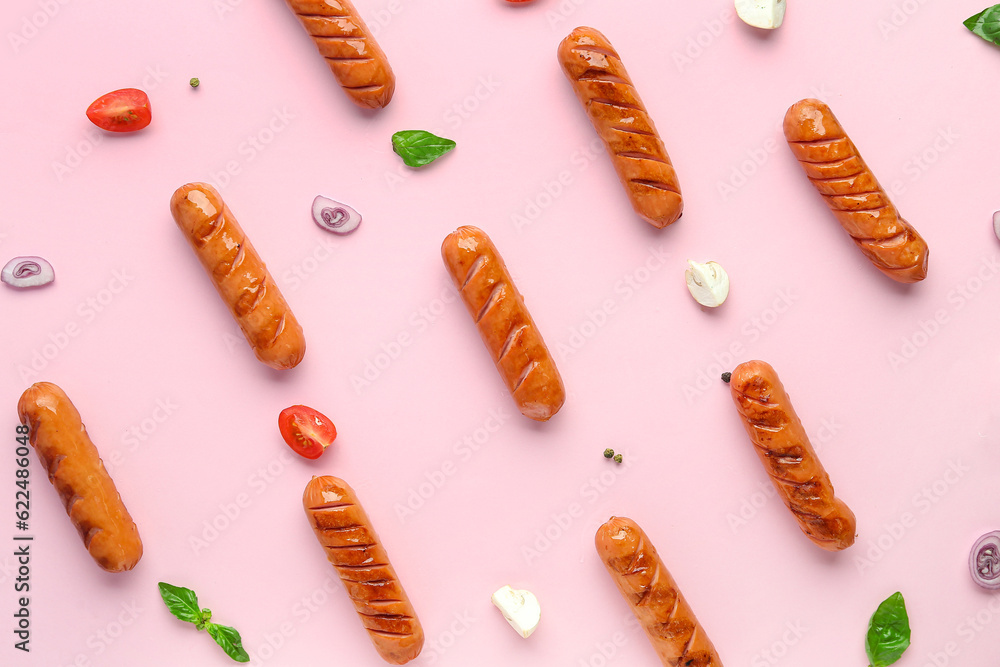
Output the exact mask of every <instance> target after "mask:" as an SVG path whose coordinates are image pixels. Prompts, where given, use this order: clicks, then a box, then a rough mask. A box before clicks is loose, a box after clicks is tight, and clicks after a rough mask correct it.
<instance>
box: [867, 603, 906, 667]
mask: <svg viewBox="0 0 1000 667" xmlns="http://www.w3.org/2000/svg"><path fill="white" fill-rule="evenodd" d="M909 646H910V618H909V616H907V614H906V602H905V601H904V600H903V594H902V593H898V592H897V593H893V594H892V595H890V596H889V597H888V598H886V599H885V600H884V601H883V602H882V604H880V605H879V606H878V609H876V610H875V613H874V614H872V618H871V621H869V622H868V635H867V636H866V637H865V652H866V653H868V660H869V662H870V663H871V665H870V667H887V665H891V664H892V663H894V662H896V661H897V660H899V658H900V656H902V655H903V651H905V650H906V649H907V648H908V647H909Z"/></svg>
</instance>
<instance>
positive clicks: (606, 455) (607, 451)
mask: <svg viewBox="0 0 1000 667" xmlns="http://www.w3.org/2000/svg"><path fill="white" fill-rule="evenodd" d="M614 455H615V450H613V449H610V448H609V449H605V450H604V458H606V459H610V458H611V457H612V456H614Z"/></svg>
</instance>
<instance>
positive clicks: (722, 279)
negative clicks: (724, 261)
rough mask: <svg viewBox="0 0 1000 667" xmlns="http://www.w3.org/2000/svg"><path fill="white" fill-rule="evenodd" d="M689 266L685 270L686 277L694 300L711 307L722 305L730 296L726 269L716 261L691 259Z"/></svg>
mask: <svg viewBox="0 0 1000 667" xmlns="http://www.w3.org/2000/svg"><path fill="white" fill-rule="evenodd" d="M688 267H689V268H688V269H687V270H686V271H685V272H684V279H685V280H686V281H687V286H688V290H689V291H690V292H691V296H693V297H694V300H695V301H697V302H698V303H700V304H701V305H703V306H708V307H709V308H716V307H718V306H721V305H722V304H723V302H724V301H725V300H726V297H728V296H729V275H728V274H727V273H726V270H725V269H723V268H722V267H721V266H720V265H719V264H718V263H716V262H708V263H707V264H699V263H698V262H693V261H691V260H690V259H689V260H688Z"/></svg>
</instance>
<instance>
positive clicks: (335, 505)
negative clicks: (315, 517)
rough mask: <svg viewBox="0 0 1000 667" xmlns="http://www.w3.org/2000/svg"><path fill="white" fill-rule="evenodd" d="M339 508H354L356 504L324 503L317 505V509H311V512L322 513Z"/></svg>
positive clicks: (337, 501)
mask: <svg viewBox="0 0 1000 667" xmlns="http://www.w3.org/2000/svg"><path fill="white" fill-rule="evenodd" d="M338 507H354V503H351V502H341V501H339V500H336V501H333V502H329V503H323V504H322V505H316V506H315V507H310V508H309V511H311V512H322V511H323V510H332V509H336V508H338Z"/></svg>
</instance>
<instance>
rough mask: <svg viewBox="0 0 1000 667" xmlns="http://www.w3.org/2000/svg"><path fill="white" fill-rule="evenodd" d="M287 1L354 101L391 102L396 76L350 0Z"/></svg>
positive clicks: (367, 105)
mask: <svg viewBox="0 0 1000 667" xmlns="http://www.w3.org/2000/svg"><path fill="white" fill-rule="evenodd" d="M287 2H288V6H289V7H290V8H291V10H292V11H293V12H295V15H296V16H297V17H298V18H299V21H300V22H301V23H302V26H303V27H304V28H305V29H306V32H308V33H309V36H310V37H312V38H313V41H314V42H315V43H316V48H317V49H319V53H320V55H321V56H323V57H324V58H326V63H327V65H329V66H330V71H331V72H333V75H334V76H335V77H337V81H339V82H340V85H341V86H342V87H343V89H344V92H346V93H347V94H348V96H350V98H351V99H352V100H353V101H354V103H355V104H357V105H358V106H360V107H364V108H366V109H378V108H381V107H384V106H385V105H387V104H389V100H391V99H392V93H393V90H394V89H395V87H396V77H395V75H393V73H392V68H391V67H389V60H388V59H387V58H386V57H385V53H384V52H383V51H382V49H381V48H380V47H379V45H378V43H377V42H376V41H375V37H374V36H373V35H372V33H371V31H370V30H369V29H368V26H366V25H365V22H364V21H362V20H361V15H360V14H359V13H358V10H357V9H355V8H354V5H352V4H351V3H350V0H287Z"/></svg>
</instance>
